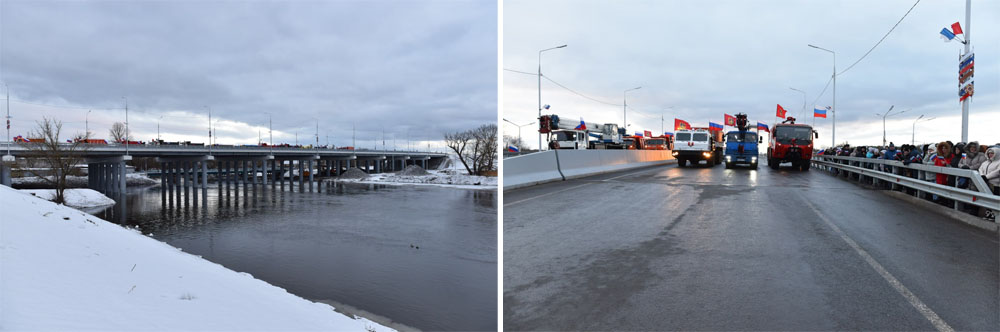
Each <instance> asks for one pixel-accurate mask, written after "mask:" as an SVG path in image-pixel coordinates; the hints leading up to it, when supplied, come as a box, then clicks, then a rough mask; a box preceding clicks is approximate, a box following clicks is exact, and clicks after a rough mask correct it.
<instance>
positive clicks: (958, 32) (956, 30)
mask: <svg viewBox="0 0 1000 332" xmlns="http://www.w3.org/2000/svg"><path fill="white" fill-rule="evenodd" d="M951 31H953V32H954V34H956V35H961V34H962V26H961V25H959V24H958V22H955V23H953V24H952V25H951Z"/></svg>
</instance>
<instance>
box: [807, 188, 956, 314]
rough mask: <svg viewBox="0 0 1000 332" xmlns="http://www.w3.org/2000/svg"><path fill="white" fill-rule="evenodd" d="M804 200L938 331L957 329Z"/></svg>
mask: <svg viewBox="0 0 1000 332" xmlns="http://www.w3.org/2000/svg"><path fill="white" fill-rule="evenodd" d="M804 202H805V203H806V205H808V206H809V208H810V209H812V210H813V212H816V215H817V216H819V218H820V219H822V220H823V222H825V223H826V224H827V225H828V226H830V228H832V229H833V231H834V232H836V233H837V235H840V238H841V239H843V240H844V242H847V244H848V245H850V246H851V248H854V251H855V252H857V253H858V255H860V256H861V258H863V259H864V260H865V262H867V263H868V265H871V267H872V268H874V269H875V271H876V272H878V274H879V275H881V276H882V278H883V279H885V281H886V282H888V283H889V285H892V288H895V289H896V291H897V292H899V294H900V295H902V296H903V297H904V298H906V300H907V301H909V302H910V305H912V306H913V307H914V308H916V309H917V311H919V312H920V313H921V314H922V315H924V318H927V320H928V321H930V322H931V324H932V325H934V327H935V328H937V330H938V331H942V332H954V331H955V329H953V328H951V326H950V325H948V323H946V322H945V321H944V320H943V319H941V317H940V316H938V314H937V313H935V312H934V310H931V308H930V307H928V306H927V305H926V304H924V302H923V301H920V298H918V297H917V296H916V295H914V294H913V292H910V290H909V289H907V288H906V286H904V285H903V283H902V282H900V281H899V279H896V277H894V276H893V275H892V274H891V273H889V271H887V270H886V269H885V267H882V264H879V263H878V261H876V260H875V258H874V257H872V255H869V254H868V252H867V251H865V249H863V248H861V246H859V245H858V243H857V242H854V240H853V239H851V238H850V237H848V236H847V234H845V233H844V232H843V231H841V230H840V227H837V225H834V224H833V222H831V221H830V219H827V218H826V216H825V215H823V214H822V213H820V212H819V210H818V209H816V207H815V206H813V205H812V203H810V202H809V201H808V200H805V201H804Z"/></svg>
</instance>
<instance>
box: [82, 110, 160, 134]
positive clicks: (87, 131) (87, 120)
mask: <svg viewBox="0 0 1000 332" xmlns="http://www.w3.org/2000/svg"><path fill="white" fill-rule="evenodd" d="M91 111H93V110H87V116H86V117H84V118H83V125H84V128H86V129H84V130H85V131H84V135H85V136H84V137H85V139H90V112H91ZM156 130H157V132H159V130H160V127H159V125H157V127H156Z"/></svg>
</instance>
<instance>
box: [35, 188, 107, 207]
mask: <svg viewBox="0 0 1000 332" xmlns="http://www.w3.org/2000/svg"><path fill="white" fill-rule="evenodd" d="M18 191H20V192H23V193H27V194H29V195H32V196H35V197H38V198H41V199H44V200H46V201H51V200H52V199H54V198H55V196H56V190H55V189H22V190H18ZM63 200H64V202H63V204H65V205H66V206H69V207H72V208H77V209H85V208H93V207H100V206H108V205H114V204H115V200H113V199H110V198H108V196H104V194H102V193H100V192H98V191H97V190H93V189H66V191H64V192H63Z"/></svg>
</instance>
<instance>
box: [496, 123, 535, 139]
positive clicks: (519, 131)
mask: <svg viewBox="0 0 1000 332" xmlns="http://www.w3.org/2000/svg"><path fill="white" fill-rule="evenodd" d="M503 120H504V121H507V122H508V123H510V124H512V125H514V126H515V127H517V141H518V142H519V143H524V141H522V140H521V127H524V126H530V125H533V124H535V122H534V121H532V122H531V123H526V124H523V125H519V124H516V123H513V122H511V121H510V120H507V119H503Z"/></svg>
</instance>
